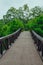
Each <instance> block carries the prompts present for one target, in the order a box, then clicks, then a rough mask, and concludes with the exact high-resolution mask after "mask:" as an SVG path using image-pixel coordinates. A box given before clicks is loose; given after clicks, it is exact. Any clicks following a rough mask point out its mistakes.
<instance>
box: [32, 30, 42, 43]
mask: <svg viewBox="0 0 43 65" xmlns="http://www.w3.org/2000/svg"><path fill="white" fill-rule="evenodd" d="M32 33H33V34H34V35H35V36H36V37H37V38H38V39H39V40H40V41H42V42H43V37H41V36H40V35H39V34H37V33H36V32H35V31H33V30H32Z"/></svg>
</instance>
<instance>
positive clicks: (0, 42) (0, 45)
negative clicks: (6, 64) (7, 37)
mask: <svg viewBox="0 0 43 65" xmlns="http://www.w3.org/2000/svg"><path fill="white" fill-rule="evenodd" d="M0 53H1V55H2V54H3V47H2V40H0Z"/></svg>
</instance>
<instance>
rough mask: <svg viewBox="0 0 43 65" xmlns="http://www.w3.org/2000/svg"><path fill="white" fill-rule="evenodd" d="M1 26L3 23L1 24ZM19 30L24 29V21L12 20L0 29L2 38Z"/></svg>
mask: <svg viewBox="0 0 43 65" xmlns="http://www.w3.org/2000/svg"><path fill="white" fill-rule="evenodd" d="M0 24H1V23H0ZM19 28H22V29H23V28H24V26H23V24H22V21H21V20H19V19H12V20H11V21H9V22H8V23H7V24H4V25H3V26H2V27H1V28H0V29H1V31H0V37H1V36H6V35H8V34H11V33H13V32H15V31H16V30H18V29H19Z"/></svg>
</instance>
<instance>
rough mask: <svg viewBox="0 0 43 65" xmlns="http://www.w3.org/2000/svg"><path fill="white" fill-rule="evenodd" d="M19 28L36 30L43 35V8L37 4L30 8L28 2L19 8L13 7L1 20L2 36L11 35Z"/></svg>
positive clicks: (0, 32) (0, 35) (0, 31)
mask: <svg viewBox="0 0 43 65" xmlns="http://www.w3.org/2000/svg"><path fill="white" fill-rule="evenodd" d="M19 28H22V30H34V31H35V32H36V33H38V34H39V35H41V36H43V9H42V8H40V7H39V6H36V7H34V8H32V9H30V10H29V7H28V5H27V4H25V5H24V6H23V7H19V9H16V8H14V7H11V8H10V9H9V10H8V11H7V13H6V15H3V19H2V20H0V37H2V36H6V35H9V34H11V33H13V32H15V31H16V30H18V29H19Z"/></svg>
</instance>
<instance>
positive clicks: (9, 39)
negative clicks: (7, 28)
mask: <svg viewBox="0 0 43 65" xmlns="http://www.w3.org/2000/svg"><path fill="white" fill-rule="evenodd" d="M20 32H21V29H18V30H17V31H16V32H14V33H12V34H9V35H7V36H4V37H1V38H0V54H1V55H3V52H4V51H5V50H8V49H9V47H10V46H11V45H12V43H14V40H15V39H16V38H17V37H18V36H19V34H20Z"/></svg>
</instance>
